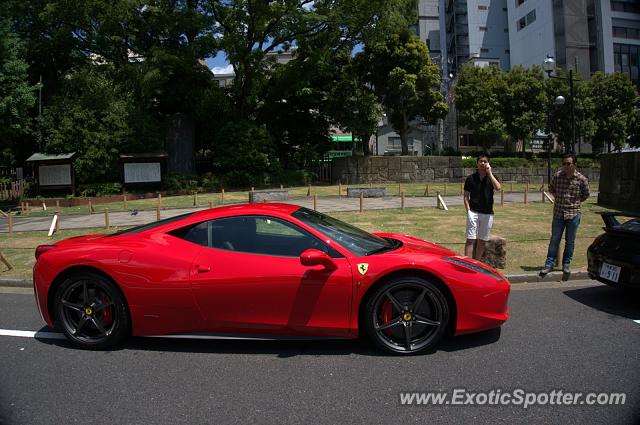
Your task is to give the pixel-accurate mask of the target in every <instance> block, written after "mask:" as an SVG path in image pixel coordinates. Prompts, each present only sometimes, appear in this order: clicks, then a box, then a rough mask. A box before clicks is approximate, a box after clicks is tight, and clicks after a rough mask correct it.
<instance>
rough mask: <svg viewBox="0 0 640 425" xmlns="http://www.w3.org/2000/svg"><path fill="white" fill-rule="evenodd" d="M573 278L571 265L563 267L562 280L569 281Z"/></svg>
mask: <svg viewBox="0 0 640 425" xmlns="http://www.w3.org/2000/svg"><path fill="white" fill-rule="evenodd" d="M570 277H571V266H570V265H569V264H565V265H564V266H562V280H563V281H565V282H566V281H567V280H569V278H570Z"/></svg>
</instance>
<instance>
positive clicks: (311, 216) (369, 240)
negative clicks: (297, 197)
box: [291, 208, 398, 257]
mask: <svg viewBox="0 0 640 425" xmlns="http://www.w3.org/2000/svg"><path fill="white" fill-rule="evenodd" d="M291 215H292V216H293V217H295V218H297V219H298V220H300V221H302V222H304V223H306V224H308V225H309V226H311V227H313V228H314V229H316V230H318V231H320V232H322V233H324V234H325V235H327V236H329V237H330V238H331V239H333V240H334V241H336V242H338V243H339V244H340V245H342V246H344V247H345V248H347V249H348V250H349V251H351V252H353V253H354V254H356V255H357V256H359V257H362V256H365V255H371V254H375V253H380V252H383V251H389V250H392V249H395V248H397V246H398V244H395V243H393V242H392V241H391V240H387V239H383V238H381V237H378V236H375V235H372V234H371V233H368V232H365V231H364V230H362V229H358V228H357V227H355V226H352V225H350V224H347V223H344V222H342V221H340V220H337V219H335V218H333V217H329V216H328V215H324V214H321V213H319V212H317V211H313V210H309V209H307V208H300V209H299V210H297V211H295V212H294V213H293V214H291Z"/></svg>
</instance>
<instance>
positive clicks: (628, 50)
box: [613, 43, 640, 87]
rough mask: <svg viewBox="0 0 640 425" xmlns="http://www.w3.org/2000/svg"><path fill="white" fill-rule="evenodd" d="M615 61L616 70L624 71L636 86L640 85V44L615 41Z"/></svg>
mask: <svg viewBox="0 0 640 425" xmlns="http://www.w3.org/2000/svg"><path fill="white" fill-rule="evenodd" d="M613 63H614V66H615V68H614V70H615V71H616V72H624V73H625V74H627V75H628V76H629V78H630V79H631V81H632V82H633V84H634V85H635V86H636V87H638V86H639V85H640V75H639V74H640V69H639V68H640V46H636V45H632V44H618V43H614V45H613Z"/></svg>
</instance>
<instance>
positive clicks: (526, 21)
mask: <svg viewBox="0 0 640 425" xmlns="http://www.w3.org/2000/svg"><path fill="white" fill-rule="evenodd" d="M535 21H536V10H535V9H533V10H532V11H531V12H529V13H527V15H526V16H523V17H522V18H520V19H518V21H517V22H516V27H517V28H518V31H520V30H521V29H523V28H525V27H526V26H528V25H531V24H532V23H534V22H535Z"/></svg>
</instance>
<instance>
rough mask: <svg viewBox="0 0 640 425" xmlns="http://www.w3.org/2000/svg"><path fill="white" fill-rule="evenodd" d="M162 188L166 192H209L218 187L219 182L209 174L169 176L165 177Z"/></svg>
mask: <svg viewBox="0 0 640 425" xmlns="http://www.w3.org/2000/svg"><path fill="white" fill-rule="evenodd" d="M162 186H163V187H164V189H165V190H167V191H170V192H171V191H175V192H177V191H181V190H186V191H196V190H197V191H211V190H214V189H217V188H218V186H220V180H219V179H218V178H217V177H215V176H214V175H213V174H211V173H205V174H203V175H191V176H183V175H179V174H170V175H168V176H166V177H165V179H164V182H163V183H162Z"/></svg>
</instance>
